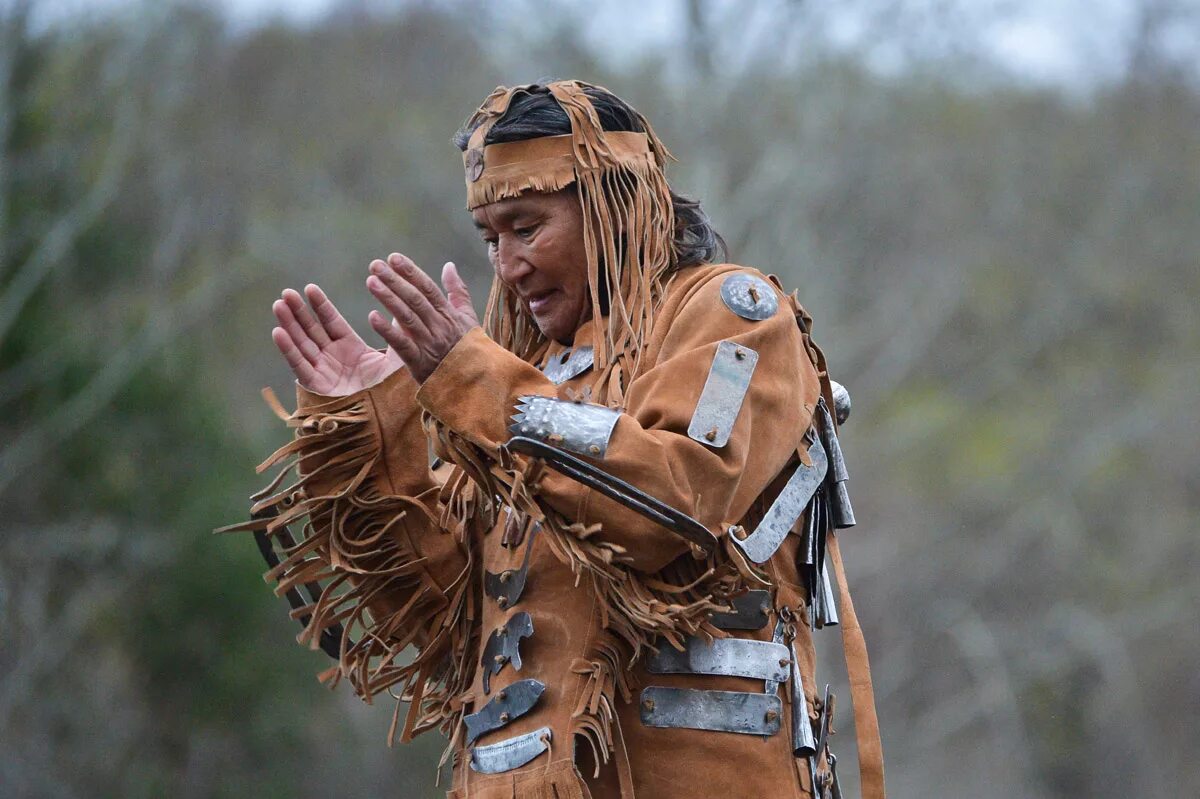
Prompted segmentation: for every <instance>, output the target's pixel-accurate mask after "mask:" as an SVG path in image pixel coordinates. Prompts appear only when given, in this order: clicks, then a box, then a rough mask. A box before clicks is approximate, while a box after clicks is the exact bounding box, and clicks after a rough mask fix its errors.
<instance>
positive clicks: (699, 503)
mask: <svg viewBox="0 0 1200 799" xmlns="http://www.w3.org/2000/svg"><path fill="white" fill-rule="evenodd" d="M714 271H715V270H714ZM729 274H734V273H733V272H728V271H725V272H720V273H717V274H715V275H713V276H712V277H708V278H707V279H701V280H699V281H697V283H698V285H695V286H690V287H689V288H688V291H687V297H686V299H684V300H682V301H681V302H679V303H678V308H677V309H672V307H670V306H671V304H670V303H668V306H669V307H668V308H667V309H665V310H664V319H663V322H661V324H664V325H666V330H665V335H663V336H662V338H661V341H662V343H661V346H660V347H659V349H658V352H657V353H656V354H655V357H654V364H653V366H651V367H650V368H649V369H647V370H646V371H645V372H644V373H643V374H641V375H640V376H638V378H637V379H636V380H634V381H633V383H632V384H631V385H630V387H629V390H628V392H627V405H626V408H625V411H624V412H623V413H621V414H620V415H619V417H617V419H616V423H615V426H614V427H613V428H612V433H611V435H610V436H609V438H608V442H607V447H606V448H605V451H604V453H603V457H602V459H597V458H595V457H593V458H592V460H593V462H594V463H596V465H597V466H598V467H599V468H601V469H603V470H604V471H606V472H608V473H610V474H613V475H615V476H617V477H619V478H621V479H622V480H625V481H626V482H629V483H631V484H633V485H635V486H637V487H638V488H640V489H642V490H643V491H645V492H646V493H648V494H650V495H651V496H653V497H655V498H657V499H659V500H662V501H663V502H665V503H667V504H668V505H671V506H672V507H674V508H677V509H678V510H681V511H683V512H684V513H687V514H688V515H691V516H693V517H695V518H696V519H698V520H699V521H700V522H701V523H702V524H704V525H705V526H706V527H708V528H709V529H710V530H713V531H714V532H718V533H723V532H724V531H725V530H726V529H727V528H728V527H729V526H730V525H731V524H735V523H736V522H738V521H739V520H740V519H741V517H742V516H743V515H744V514H745V513H746V511H747V510H748V508H749V507H750V505H751V503H752V502H753V501H754V499H755V498H756V497H757V496H758V495H759V494H760V493H761V492H762V491H763V489H764V488H766V486H767V484H768V483H770V482H771V480H772V479H774V478H775V477H776V475H777V474H778V473H779V471H780V470H781V469H782V468H783V467H784V466H785V465H786V463H787V462H788V460H789V459H790V458H791V457H792V456H793V454H794V453H795V452H796V450H797V449H798V448H799V447H800V444H801V441H802V439H803V436H804V434H805V431H806V430H807V429H808V425H809V420H810V417H811V413H812V409H813V404H814V403H815V400H816V396H817V391H818V383H817V377H816V372H815V370H814V369H813V367H812V365H811V361H810V360H809V358H808V356H807V354H806V353H805V350H804V347H803V342H802V339H801V335H800V332H799V330H798V328H797V326H796V322H795V319H794V316H793V314H792V313H791V312H790V310H789V309H790V308H791V305H790V301H789V300H788V299H787V298H786V297H782V296H780V297H779V300H780V302H779V308H778V310H777V311H776V312H775V314H774V315H772V316H771V317H770V318H768V319H765V320H762V321H751V320H747V319H743V318H741V317H739V316H737V315H735V314H734V313H733V312H732V311H730V310H729V308H728V307H726V305H725V304H724V302H723V301H722V300H721V296H720V288H721V283H722V282H723V279H724V278H725V277H726V276H728V275H729ZM721 341H731V342H734V343H735V344H737V345H740V346H743V347H746V348H749V349H752V350H754V351H755V352H756V353H757V354H758V362H757V365H756V367H755V370H754V373H753V377H752V379H751V381H750V385H749V389H748V390H747V392H746V396H745V399H744V401H743V403H742V406H741V409H740V411H739V413H738V415H737V419H736V422H735V423H734V425H733V430H732V433H731V435H730V438H729V441H728V443H726V444H725V445H724V446H720V447H716V446H710V445H709V444H707V443H703V442H701V441H697V440H695V439H693V438H691V437H690V436H689V435H688V427H689V425H690V423H691V420H692V416H693V413H694V412H695V409H696V405H697V402H698V400H699V398H700V395H701V391H702V389H703V387H704V384H705V381H706V379H707V377H708V373H709V370H710V367H711V365H712V363H713V357H714V354H715V353H716V350H717V346H718V343H719V342H721ZM531 395H540V396H545V397H556V396H557V387H556V386H554V385H553V384H552V383H551V382H550V381H549V380H547V379H546V378H545V377H544V376H543V375H542V374H541V372H539V371H538V370H537V369H535V368H533V367H532V366H530V365H529V364H526V363H524V362H523V361H521V360H520V359H518V358H516V356H514V355H512V354H511V353H508V352H506V351H505V350H503V349H501V348H500V347H498V346H497V345H495V344H494V343H493V342H491V341H490V340H489V339H487V337H486V336H484V335H483V334H482V332H473V333H470V334H468V335H467V336H466V337H464V338H463V339H462V340H461V341H460V342H459V343H458V345H457V346H456V347H455V348H454V349H453V350H452V351H451V352H450V353H449V355H447V357H446V358H445V359H444V360H443V361H442V363H441V365H439V366H438V368H437V369H436V370H435V371H434V372H433V374H432V375H431V376H430V377H429V378H428V379H427V380H426V381H425V383H424V384H423V385H422V387H421V389H420V391H419V392H418V394H417V397H418V400H419V401H420V402H421V404H422V405H424V407H425V408H426V409H427V410H429V411H430V412H431V413H432V414H433V415H434V416H436V417H438V418H439V419H440V420H441V421H442V422H443V423H445V424H446V425H447V426H449V427H450V428H451V429H453V430H455V431H456V432H458V433H459V434H460V435H462V436H464V437H465V438H467V439H468V440H470V441H472V442H473V443H476V444H478V445H480V446H482V447H484V448H494V447H498V446H499V445H500V444H503V443H504V442H505V441H506V440H507V439H508V437H509V425H510V424H511V421H510V417H511V416H512V415H513V412H514V406H516V405H517V403H518V400H519V398H520V397H522V396H531ZM583 454H584V455H585V457H586V456H587V455H586V453H583ZM539 493H540V495H541V496H542V497H543V498H545V499H546V500H547V501H548V502H549V504H550V505H551V506H552V507H554V508H555V509H556V510H558V511H560V512H561V513H563V514H564V515H566V516H567V517H569V518H571V519H572V520H578V521H580V522H582V523H584V524H585V525H590V524H594V523H600V524H601V525H602V530H601V532H600V534H599V535H600V537H601V538H602V539H604V540H606V541H609V542H611V543H614V544H617V545H619V546H621V547H623V548H624V549H625V550H626V556H627V557H628V559H629V561H630V563H631V564H632V565H633V566H634V567H635V568H638V569H642V570H645V571H656V570H658V569H660V568H662V566H664V565H666V563H668V562H670V561H671V560H673V559H674V558H675V557H678V556H679V555H680V554H682V553H683V552H685V551H687V549H688V547H687V545H686V544H685V543H684V542H683V541H682V539H680V538H679V537H678V536H676V535H674V534H673V533H670V532H669V531H667V530H665V529H663V528H661V527H658V526H657V525H654V524H652V523H650V522H648V521H647V520H645V519H644V518H643V517H641V516H640V515H638V514H636V513H634V512H633V511H632V510H630V509H628V508H626V507H624V506H622V505H620V504H618V503H616V502H614V501H612V500H610V499H608V498H606V497H603V496H600V495H598V494H596V493H595V492H592V491H590V490H589V489H587V488H585V487H583V486H581V485H579V484H578V483H576V482H574V481H572V480H570V479H569V478H566V477H564V476H562V475H558V474H548V475H546V476H545V477H543V478H542V480H541V483H540V490H539Z"/></svg>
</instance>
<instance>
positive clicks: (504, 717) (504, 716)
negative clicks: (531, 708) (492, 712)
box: [500, 713, 512, 724]
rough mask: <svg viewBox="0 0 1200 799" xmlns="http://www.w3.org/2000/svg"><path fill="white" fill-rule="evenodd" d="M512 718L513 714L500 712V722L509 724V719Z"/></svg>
mask: <svg viewBox="0 0 1200 799" xmlns="http://www.w3.org/2000/svg"><path fill="white" fill-rule="evenodd" d="M510 718H512V717H511V716H509V715H508V714H507V713H501V714H500V723H501V724H507V723H508V720H509V719H510Z"/></svg>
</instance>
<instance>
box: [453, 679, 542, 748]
mask: <svg viewBox="0 0 1200 799" xmlns="http://www.w3.org/2000/svg"><path fill="white" fill-rule="evenodd" d="M545 691H546V684H545V683H543V682H541V681H540V680H517V681H516V682H515V683H513V684H512V685H510V686H508V687H507V688H504V689H502V690H501V691H499V692H497V694H496V695H495V696H494V697H492V700H491V701H490V702H488V703H487V704H486V705H484V706H483V707H482V708H480V709H479V711H478V712H475V713H471V714H470V715H468V716H464V717H463V723H465V724H466V725H467V743H468V744H471V743H474V742H475V739H476V738H478V737H479V736H480V735H483V734H484V733H488V732H491V731H493V730H499V729H502V728H504V727H507V726H508V724H509V723H510V722H512V721H513V720H514V719H519V718H520V717H521V716H524V715H525V714H526V713H528V712H529V711H530V710H532V709H533V706H534V705H536V704H537V703H538V700H539V699H541V698H542V694H543V693H545Z"/></svg>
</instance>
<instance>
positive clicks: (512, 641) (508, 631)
mask: <svg viewBox="0 0 1200 799" xmlns="http://www.w3.org/2000/svg"><path fill="white" fill-rule="evenodd" d="M531 635H533V619H531V618H530V617H529V614H528V613H526V612H525V611H521V612H520V613H514V614H513V616H512V618H510V619H509V620H508V621H507V622H505V623H504V624H503V625H502V626H500V627H498V628H496V629H495V630H493V631H492V634H491V635H490V636H488V640H487V645H486V646H484V648H483V657H482V658H481V659H480V665H481V666H482V667H483V692H484V693H485V694H489V693H491V692H492V675H493V674H498V673H499V672H500V669H502V668H504V664H505V663H512V665H513V668H514V669H516V670H517V671H520V670H521V639H522V638H528V637H529V636H531Z"/></svg>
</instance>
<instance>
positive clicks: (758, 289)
mask: <svg viewBox="0 0 1200 799" xmlns="http://www.w3.org/2000/svg"><path fill="white" fill-rule="evenodd" d="M721 299H722V300H724V301H725V304H726V305H728V306H729V310H731V311H733V312H734V313H735V314H737V315H738V316H740V317H742V318H743V319H749V320H750V321H752V322H761V321H762V320H763V319H770V318H771V317H772V316H774V315H775V312H776V311H777V310H779V298H778V297H777V296H775V289H774V288H773V287H772V286H771V284H770V283H768V282H767V281H765V280H763V279H762V278H761V277H755V276H754V275H746V274H737V275H730V276H729V277H727V278H725V282H724V283H722V284H721Z"/></svg>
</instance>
